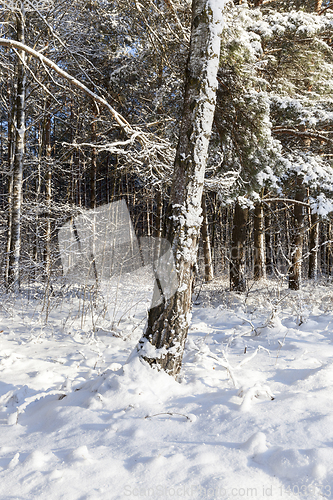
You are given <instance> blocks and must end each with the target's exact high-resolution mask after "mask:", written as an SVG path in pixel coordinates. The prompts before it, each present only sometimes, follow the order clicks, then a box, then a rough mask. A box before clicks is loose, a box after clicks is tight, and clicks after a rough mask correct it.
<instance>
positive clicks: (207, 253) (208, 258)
mask: <svg viewBox="0 0 333 500" xmlns="http://www.w3.org/2000/svg"><path fill="white" fill-rule="evenodd" d="M201 233H202V243H203V253H204V262H205V281H211V280H212V279H213V277H214V274H213V264H212V253H211V249H210V238H209V231H208V218H207V210H206V195H205V194H203V195H202V226H201Z"/></svg>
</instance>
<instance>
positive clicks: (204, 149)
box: [137, 0, 223, 376]
mask: <svg viewBox="0 0 333 500" xmlns="http://www.w3.org/2000/svg"><path fill="white" fill-rule="evenodd" d="M222 8H223V2H222V1H221V4H220V6H219V8H217V7H216V4H215V3H214V4H211V3H210V1H209V0H193V2H192V26H191V42H190V52H189V57H188V61H187V66H186V78H185V99H184V107H183V113H182V123H181V127H180V135H179V142H178V146H177V151H176V158H175V166H174V177H173V182H172V188H171V193H170V205H169V208H168V214H169V217H168V219H167V220H168V228H167V237H168V239H169V241H170V242H172V245H173V254H174V260H175V270H176V273H177V279H178V289H177V291H176V293H175V294H174V295H172V296H171V297H169V296H166V294H164V295H162V303H161V304H160V305H159V306H157V307H153V308H151V309H150V311H149V316H148V323H147V327H146V330H145V333H144V335H143V337H142V339H141V340H140V342H139V344H138V347H137V348H138V351H139V353H140V356H141V358H142V359H144V360H145V361H147V362H148V363H149V364H150V365H151V366H153V365H155V366H157V367H158V368H160V369H164V370H165V371H166V372H167V373H168V374H169V375H173V376H175V375H176V374H177V373H178V372H179V370H180V368H181V363H182V358H183V351H184V345H185V340H186V336H187V332H188V327H189V324H190V319H191V315H190V311H191V299H192V282H193V277H194V269H195V266H196V261H197V246H198V238H199V235H200V225H201V199H202V192H203V184H204V176H205V167H206V162H207V154H208V143H209V139H210V135H211V130H212V123H213V117H214V111H215V97H216V87H217V81H216V75H217V70H218V66H219V53H220V43H221V42H220V34H221V30H222ZM166 272H167V271H166ZM168 272H170V270H169V271H168ZM167 277H168V275H165V278H167ZM158 285H159V284H158V282H157V284H156V287H158ZM162 349H163V350H162Z"/></svg>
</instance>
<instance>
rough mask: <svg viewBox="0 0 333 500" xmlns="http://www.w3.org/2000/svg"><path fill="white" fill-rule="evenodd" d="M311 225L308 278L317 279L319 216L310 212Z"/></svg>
mask: <svg viewBox="0 0 333 500" xmlns="http://www.w3.org/2000/svg"><path fill="white" fill-rule="evenodd" d="M310 220H311V227H310V236H309V252H310V257H309V278H310V279H317V276H318V243H319V217H318V215H317V214H311V216H310Z"/></svg>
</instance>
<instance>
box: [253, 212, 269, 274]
mask: <svg viewBox="0 0 333 500" xmlns="http://www.w3.org/2000/svg"><path fill="white" fill-rule="evenodd" d="M253 233H254V279H255V280H260V279H262V278H266V263H265V233H264V207H263V206H262V205H259V204H257V205H256V206H255V209H254V228H253Z"/></svg>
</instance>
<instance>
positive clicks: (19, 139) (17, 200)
mask: <svg viewBox="0 0 333 500" xmlns="http://www.w3.org/2000/svg"><path fill="white" fill-rule="evenodd" d="M17 39H18V41H19V42H21V43H24V14H23V12H19V13H18V14H17ZM17 52H18V57H17V94H16V134H15V155H14V166H13V195H12V227H11V243H10V257H9V276H8V282H9V285H10V286H11V287H12V288H13V290H14V291H18V289H19V286H20V253H21V209H22V183H23V160H24V145H25V144H24V143H25V91H26V89H25V87H26V73H25V59H26V56H25V52H24V51H23V50H18V51H17Z"/></svg>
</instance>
